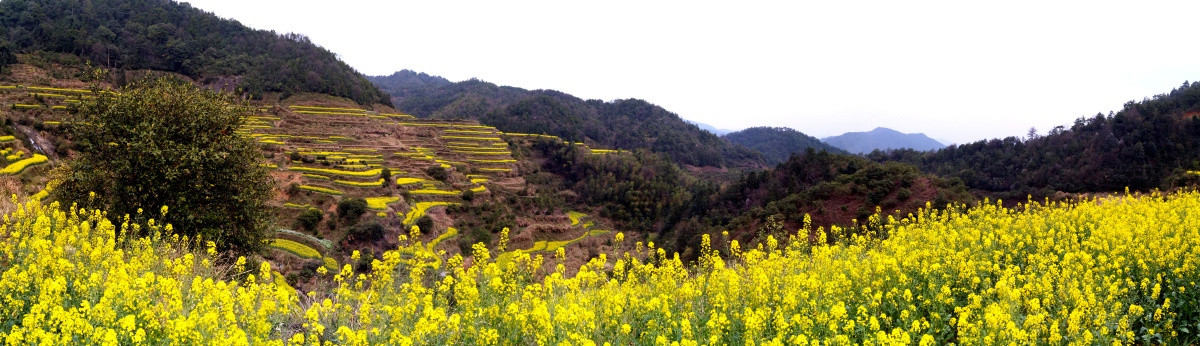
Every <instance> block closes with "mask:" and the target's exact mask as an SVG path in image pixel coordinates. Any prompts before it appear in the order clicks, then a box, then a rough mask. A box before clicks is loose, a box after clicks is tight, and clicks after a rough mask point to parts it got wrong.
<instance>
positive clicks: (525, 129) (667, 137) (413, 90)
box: [372, 72, 764, 167]
mask: <svg viewBox="0 0 1200 346" xmlns="http://www.w3.org/2000/svg"><path fill="white" fill-rule="evenodd" d="M400 74H401V78H387V77H372V80H373V81H375V82H376V83H379V86H380V88H382V89H386V90H391V92H392V93H391V94H392V97H393V101H394V103H395V105H396V109H398V110H400V111H403V112H407V113H409V114H413V115H415V116H418V117H423V118H433V119H472V120H479V121H480V122H482V123H484V124H488V125H491V126H495V127H496V128H498V129H500V130H501V131H504V132H519V133H533V134H549V135H555V136H558V137H561V138H562V139H564V140H568V141H572V142H583V143H586V144H588V145H594V146H597V147H605V148H612V149H625V150H634V149H639V148H648V149H650V150H651V151H654V152H658V153H663V154H666V155H667V156H668V157H670V158H671V159H672V160H674V161H675V162H676V163H679V164H685V165H692V166H704V167H762V166H763V164H764V160H763V159H762V156H761V155H760V154H758V153H757V152H754V151H753V150H750V149H747V148H744V147H741V146H738V145H734V144H732V143H730V142H728V141H726V140H723V139H721V138H720V137H718V136H717V135H715V134H712V133H710V132H708V131H704V130H701V129H700V128H699V127H697V126H696V125H694V124H690V123H688V122H686V121H684V120H683V119H681V118H680V117H679V116H678V115H676V114H675V113H671V112H670V111H667V110H666V109H663V108H662V107H659V106H656V105H654V104H651V103H649V102H646V101H643V100H637V99H626V100H615V101H610V102H605V101H600V100H583V99H580V98H577V97H574V96H571V95H569V94H566V93H563V92H559V91H554V90H525V89H521V88H515V87H507V86H497V85H495V84H492V83H488V82H484V81H480V80H477V79H472V80H468V81H463V82H457V83H449V84H446V83H438V82H422V83H411V82H405V81H412V80H414V78H411V76H412V73H407V75H408V76H407V77H405V75H406V74H405V73H403V72H401V73H400ZM393 76H395V75H393ZM405 83H407V84H405Z"/></svg>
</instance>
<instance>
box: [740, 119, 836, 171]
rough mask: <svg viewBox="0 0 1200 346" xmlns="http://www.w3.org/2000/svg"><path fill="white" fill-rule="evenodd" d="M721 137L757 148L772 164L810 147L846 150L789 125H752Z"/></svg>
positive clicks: (834, 150) (831, 150)
mask: <svg viewBox="0 0 1200 346" xmlns="http://www.w3.org/2000/svg"><path fill="white" fill-rule="evenodd" d="M721 137H722V138H725V139H726V140H728V141H730V142H733V143H736V144H741V145H743V146H745V147H747V148H750V149H754V150H757V151H758V152H760V153H762V154H763V157H764V158H765V159H766V160H767V163H769V164H772V165H777V164H780V163H783V161H786V160H787V159H788V157H790V156H792V154H795V153H802V152H804V150H806V149H808V148H813V149H816V150H825V151H829V152H834V153H845V152H846V151H844V150H842V149H838V148H836V147H833V146H831V145H828V144H825V143H821V140H819V139H817V138H816V137H813V136H809V135H806V134H804V133H803V132H800V131H796V130H794V129H791V128H787V127H767V126H760V127H751V128H748V129H745V130H741V131H737V132H731V133H728V134H725V135H724V136H721Z"/></svg>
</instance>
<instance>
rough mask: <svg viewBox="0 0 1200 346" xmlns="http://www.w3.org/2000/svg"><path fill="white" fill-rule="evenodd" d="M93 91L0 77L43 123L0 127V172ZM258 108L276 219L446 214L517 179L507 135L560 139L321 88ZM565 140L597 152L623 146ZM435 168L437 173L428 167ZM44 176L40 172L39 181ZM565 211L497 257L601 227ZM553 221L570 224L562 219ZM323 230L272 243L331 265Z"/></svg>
mask: <svg viewBox="0 0 1200 346" xmlns="http://www.w3.org/2000/svg"><path fill="white" fill-rule="evenodd" d="M99 92H101V93H103V92H109V91H99ZM95 93H96V92H93V91H91V90H87V89H82V88H78V87H74V88H72V87H62V86H58V87H51V86H36V85H0V109H5V110H10V111H11V112H15V113H17V114H21V115H25V116H29V117H31V118H33V119H34V120H35V121H36V123H37V124H38V125H40V126H41V128H39V129H44V130H41V131H34V130H29V131H27V132H29V133H32V134H33V135H34V138H26V137H28V136H26V135H22V134H19V133H12V134H0V176H2V175H17V174H21V172H24V171H26V170H28V168H29V167H33V166H37V165H42V164H46V163H50V164H53V163H55V162H57V160H58V158H57V156H56V155H53V154H52V153H50V152H48V151H51V150H53V148H48V147H46V145H42V146H39V145H38V144H39V143H48V141H47V140H46V139H44V138H40V137H41V136H45V137H50V136H51V134H48V133H46V132H45V131H53V129H55V128H58V127H59V126H62V125H63V123H64V121H66V119H67V115H68V114H69V112H73V111H75V109H76V106H77V105H78V104H80V103H81V102H82V101H84V100H86V99H88V98H92V97H95ZM255 109H256V114H254V115H252V116H249V117H247V118H246V119H245V120H244V123H243V124H242V126H241V127H240V128H239V129H238V130H237V131H236V132H237V133H238V134H241V135H244V136H247V137H249V138H252V139H253V140H254V141H256V142H258V143H259V144H260V145H261V148H262V151H263V154H264V157H266V161H265V162H263V163H262V166H263V167H267V168H269V169H270V170H271V171H272V175H273V176H274V177H275V178H276V179H277V181H279V182H280V184H279V190H278V191H277V194H276V201H275V202H276V203H277V204H276V205H278V206H280V207H281V208H280V209H279V210H280V220H281V222H282V224H283V225H287V224H289V223H290V222H291V221H292V220H294V219H295V218H296V216H297V215H298V214H299V213H300V212H303V211H306V210H310V209H317V210H319V211H321V212H322V213H323V214H324V215H326V218H334V217H336V215H335V213H334V209H333V206H334V205H336V204H337V203H338V202H339V201H341V200H344V199H347V198H363V199H364V200H366V201H367V205H368V208H369V210H370V212H371V213H370V214H369V215H371V216H373V217H374V218H375V219H376V220H378V221H380V222H383V223H384V224H386V225H391V226H389V229H393V230H394V229H396V228H400V229H405V230H407V229H408V228H409V227H411V226H412V225H414V224H415V222H416V221H417V219H420V218H421V217H422V216H424V215H427V214H428V213H430V212H431V211H437V212H438V215H444V214H442V213H441V212H440V211H439V210H440V209H439V208H447V207H452V206H455V205H461V204H464V203H466V202H467V201H465V200H464V194H465V193H468V192H469V194H470V195H472V197H476V196H479V195H487V194H492V193H496V192H498V191H499V192H513V191H516V190H517V189H521V188H524V180H523V179H521V177H520V176H519V175H518V173H517V171H516V165H517V164H518V163H519V162H518V160H517V159H516V158H514V156H513V153H512V151H511V150H510V148H509V145H510V144H509V142H514V143H517V144H518V145H527V144H529V141H534V140H553V141H560V142H563V141H562V139H560V138H558V137H555V136H548V135H538V134H521V133H503V132H501V131H499V130H497V129H496V128H494V127H491V126H487V125H482V124H479V123H477V122H470V121H430V120H420V119H416V118H414V117H413V116H411V115H406V114H400V113H397V112H395V111H394V110H391V109H387V108H378V109H368V108H366V107H359V106H357V105H354V104H352V103H349V102H344V101H339V100H336V99H330V98H322V97H307V98H305V97H299V98H295V99H286V100H282V101H281V102H279V103H278V104H260V105H257V106H256V108H255ZM571 144H573V145H576V146H579V147H581V148H583V149H586V150H588V152H589V153H590V154H594V155H606V154H619V153H621V151H618V150H606V149H598V148H590V147H588V146H587V145H585V144H583V143H571ZM438 169H440V170H441V171H442V172H444V175H442V174H438V176H435V175H433V174H431V173H432V172H434V171H435V170H438ZM514 182H515V183H514ZM44 183H45V182H44V180H42V182H41V183H39V185H44ZM47 191H48V189H44V188H41V187H37V186H34V187H31V190H30V191H26V192H24V193H26V194H28V195H34V194H37V196H34V197H35V198H44V197H45V196H46V195H47V194H48V193H47ZM570 220H571V224H570V227H581V228H582V229H584V230H586V231H585V233H583V234H582V235H578V236H576V235H572V236H571V237H569V238H563V237H554V236H547V237H539V239H537V240H536V241H534V242H533V245H532V246H531V247H527V248H524V249H517V250H513V251H510V252H509V253H505V254H502V255H501V258H509V257H511V256H512V255H514V254H516V253H554V252H555V251H556V250H558V249H560V248H563V247H566V246H568V245H570V244H574V243H577V242H579V241H581V240H583V239H585V238H587V237H591V236H596V235H601V234H604V233H606V232H607V231H603V230H593V229H592V225H593V223H592V222H591V218H590V217H588V216H587V215H584V214H578V213H572V214H571V215H570ZM581 220H582V221H581ZM555 227H567V225H565V222H563V224H560V225H558V226H555ZM518 231H519V230H518ZM324 232H325V231H314V232H312V234H309V233H305V232H297V231H291V230H280V231H279V233H278V235H277V236H276V238H275V239H274V240H273V242H272V243H271V245H270V246H271V247H272V248H274V249H276V250H279V251H278V253H280V254H281V255H282V254H287V256H295V257H297V258H299V259H303V260H309V259H311V260H320V261H322V263H324V265H325V266H326V267H327V268H328V269H330V270H335V269H337V266H338V263H339V262H340V261H345V260H350V259H349V258H347V257H345V256H347V254H345V253H340V252H341V251H342V250H339V249H341V247H339V246H338V245H337V243H338V242H339V241H340V240H339V239H342V238H343V237H344V235H343V234H341V233H332V234H325V233H324ZM573 234H574V233H573ZM435 235H436V238H434V239H432V240H430V242H429V243H428V244H427V245H429V246H430V250H431V251H432V249H433V247H436V246H438V245H439V244H444V243H446V242H447V241H449V240H452V239H455V238H456V237H457V236H458V233H457V230H454V229H453V228H450V229H446V230H443V231H441V232H438V233H435ZM431 237H433V236H431ZM559 238H562V239H559ZM447 248H449V247H447ZM455 249H457V248H455ZM455 251H457V250H455ZM435 262H436V261H435ZM431 264H433V263H431Z"/></svg>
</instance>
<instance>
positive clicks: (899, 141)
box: [821, 127, 946, 154]
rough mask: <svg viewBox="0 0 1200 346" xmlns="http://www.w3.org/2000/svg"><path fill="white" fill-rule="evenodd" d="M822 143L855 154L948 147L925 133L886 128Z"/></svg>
mask: <svg viewBox="0 0 1200 346" xmlns="http://www.w3.org/2000/svg"><path fill="white" fill-rule="evenodd" d="M821 141H822V142H825V143H827V144H829V145H832V146H835V147H838V148H841V149H843V150H845V151H848V152H851V153H855V154H865V153H869V152H872V151H875V150H892V149H914V150H918V151H928V150H937V149H941V148H944V147H946V145H945V144H942V143H940V142H938V141H936V140H934V139H933V138H929V136H926V135H925V134H923V133H901V132H900V131H896V130H892V129H889V128H885V127H876V128H875V129H874V130H871V131H868V132H847V133H844V134H841V135H837V136H832V137H825V138H822V139H821Z"/></svg>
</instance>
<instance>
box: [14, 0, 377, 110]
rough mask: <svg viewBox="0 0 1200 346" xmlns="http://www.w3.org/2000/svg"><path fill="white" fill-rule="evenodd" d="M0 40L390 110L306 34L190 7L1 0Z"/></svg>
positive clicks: (142, 1)
mask: <svg viewBox="0 0 1200 346" xmlns="http://www.w3.org/2000/svg"><path fill="white" fill-rule="evenodd" d="M2 41H7V42H11V45H12V46H15V47H18V48H16V49H15V50H16V51H17V52H18V53H30V52H36V51H51V52H59V53H69V54H76V55H79V56H82V57H84V58H86V59H88V60H91V61H92V63H93V64H97V65H100V66H105V67H109V68H116V69H123V70H143V69H145V70H159V71H168V72H175V73H179V74H182V75H185V76H188V77H191V78H193V79H196V80H197V81H200V82H201V83H204V84H217V85H218V86H220V87H223V88H228V89H234V88H235V87H236V88H237V89H240V90H242V91H244V92H247V93H249V94H251V95H254V96H262V95H263V94H265V93H269V92H280V93H282V94H283V95H282V96H283V97H287V96H289V95H291V94H295V93H300V92H316V93H324V94H330V95H335V96H342V97H346V98H349V99H352V100H354V101H355V102H358V103H361V104H366V105H370V104H375V103H382V104H388V105H390V104H391V102H390V99H389V98H388V97H387V96H386V95H385V94H384V93H383V92H381V91H379V89H378V88H376V87H375V86H374V85H372V84H371V83H370V82H369V81H367V80H366V78H364V77H363V75H361V74H359V73H358V72H357V71H355V70H354V69H353V68H351V67H350V66H349V65H346V63H344V62H342V61H341V60H338V58H337V56H335V55H334V54H333V53H332V52H330V51H328V50H326V49H324V48H321V47H318V46H317V45H315V44H313V43H312V42H310V41H309V40H308V38H307V37H304V36H303V35H298V34H284V35H280V34H276V33H275V32H273V31H264V30H253V29H250V28H247V27H246V26H244V25H242V24H240V23H238V22H237V21H233V20H228V19H222V18H219V17H217V16H216V15H213V14H212V13H208V12H205V11H202V10H199V9H196V8H192V7H191V6H190V5H188V4H187V3H178V2H174V1H162V0H123V1H121V0H45V1H31V0H6V1H3V2H0V47H2V46H6V44H5V42H2ZM0 53H2V52H0ZM0 55H3V54H0ZM5 60H9V59H5V58H0V62H5ZM7 62H12V61H7Z"/></svg>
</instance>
